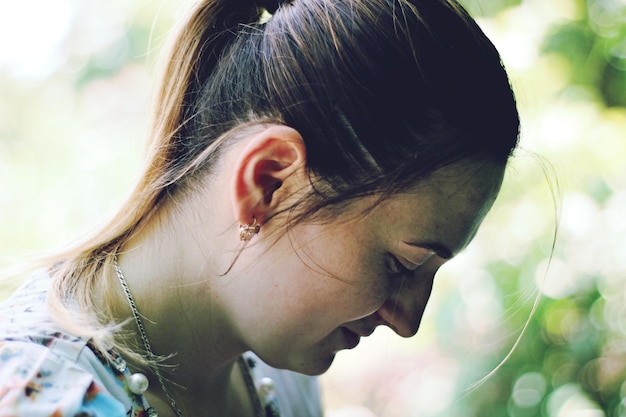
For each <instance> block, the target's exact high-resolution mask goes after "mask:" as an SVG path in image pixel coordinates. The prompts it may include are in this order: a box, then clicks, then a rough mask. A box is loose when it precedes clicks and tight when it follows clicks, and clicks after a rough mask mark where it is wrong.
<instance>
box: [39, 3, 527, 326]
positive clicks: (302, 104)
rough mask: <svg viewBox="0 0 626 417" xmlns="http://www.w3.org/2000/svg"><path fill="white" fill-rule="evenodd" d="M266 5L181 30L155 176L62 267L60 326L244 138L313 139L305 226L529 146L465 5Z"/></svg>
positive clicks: (488, 46) (57, 303)
mask: <svg viewBox="0 0 626 417" xmlns="http://www.w3.org/2000/svg"><path fill="white" fill-rule="evenodd" d="M268 3H270V4H263V5H262V4H260V2H256V3H255V2H254V1H253V0H204V1H200V2H199V3H198V4H197V5H196V7H195V8H194V9H193V10H192V12H191V14H190V16H189V17H188V18H187V19H186V20H185V21H184V22H183V24H182V26H181V27H180V28H179V30H178V32H177V35H176V36H175V37H174V38H173V43H172V44H171V49H170V52H169V54H168V55H167V56H166V66H165V70H164V73H163V79H162V83H161V86H160V89H159V93H158V96H157V98H156V109H155V116H154V124H153V129H152V133H151V137H150V143H149V145H150V146H149V155H148V158H147V162H146V166H145V170H144V172H143V175H142V176H141V178H140V181H139V183H138V185H137V186H136V188H135V190H134V192H133V193H132V195H131V197H130V198H129V199H128V201H127V202H126V203H125V204H124V205H123V206H122V207H121V209H120V211H119V212H118V214H117V216H116V217H115V218H114V219H112V220H111V221H110V222H109V223H108V224H107V225H105V226H104V227H103V228H102V229H101V230H98V231H97V232H96V233H94V234H93V235H92V237H91V238H90V239H88V240H86V241H83V242H81V243H80V244H78V245H76V246H75V247H74V248H73V249H71V250H68V251H66V252H65V253H63V254H60V255H59V256H58V258H57V260H59V261H60V260H63V261H64V263H63V265H62V267H61V269H60V270H59V271H58V272H57V273H56V274H55V276H56V277H57V279H56V287H55V293H54V294H56V295H55V297H52V298H51V305H52V306H53V308H54V310H55V311H56V312H57V313H58V314H62V311H63V304H64V299H66V297H69V298H71V299H73V300H75V301H76V302H77V303H78V305H79V306H83V307H84V308H86V309H87V308H89V306H90V302H89V295H90V293H91V291H90V289H91V288H93V286H94V285H96V284H97V282H98V278H99V277H101V276H102V274H103V272H102V271H103V268H102V267H103V266H104V265H110V263H111V261H112V259H113V256H114V255H115V253H117V250H118V249H119V247H120V246H122V245H123V244H124V242H125V241H127V239H128V238H129V237H130V236H131V235H132V234H133V233H135V232H136V231H137V230H138V229H139V228H141V226H142V225H144V224H146V223H147V222H148V221H149V220H150V219H151V218H152V217H153V215H154V214H155V213H156V212H157V211H158V209H159V207H160V206H161V205H162V203H164V202H165V201H167V200H170V199H175V198H177V196H178V195H180V194H181V193H185V192H186V191H188V190H190V189H191V188H190V187H191V186H192V185H193V184H194V182H195V181H196V180H198V179H199V178H200V177H201V176H205V175H206V174H207V173H210V172H211V169H213V168H214V167H215V161H216V160H218V158H219V156H220V154H221V150H222V148H223V147H224V146H227V145H228V143H230V142H232V140H234V139H236V138H237V137H239V136H240V135H241V129H242V127H244V128H245V127H254V126H257V125H262V124H267V123H279V124H284V125H288V126H291V127H293V128H295V129H296V130H297V131H298V132H299V133H300V134H301V135H302V137H303V139H304V141H305V145H306V150H307V161H306V162H307V169H308V171H309V173H310V178H311V184H312V187H311V191H310V193H308V194H307V195H306V196H305V197H304V198H303V199H302V200H301V201H300V203H299V204H298V205H297V206H298V208H299V210H298V212H297V215H296V216H294V217H293V221H294V222H297V221H300V220H302V219H305V218H308V217H310V216H312V215H314V214H317V213H320V212H322V211H324V209H329V208H330V209H332V208H333V207H337V206H339V205H341V203H343V202H346V201H350V200H352V199H354V198H358V197H361V196H364V195H373V194H381V193H382V194H391V193H394V192H398V191H401V190H403V189H406V188H408V187H410V186H411V185H414V184H415V183H416V182H417V181H419V180H420V179H422V178H424V177H425V176H426V175H428V174H429V173H431V172H433V171H435V170H437V169H438V168H441V167H444V166H446V165H448V164H451V163H453V162H455V161H458V160H461V159H463V158H468V157H473V158H484V159H488V160H490V161H492V162H495V163H497V164H501V165H502V166H505V165H506V163H507V161H508V159H509V157H510V156H511V154H512V152H513V150H514V149H515V148H516V146H517V141H518V129H519V120H518V114H517V110H516V105H515V100H514V96H513V93H512V91H511V88H510V86H509V81H508V78H507V75H506V72H505V70H504V68H503V66H502V64H501V61H500V57H499V55H498V52H497V51H496V49H495V47H494V46H493V44H492V43H491V42H490V41H489V40H488V39H487V37H486V36H485V35H484V34H483V32H482V31H481V30H480V28H479V27H478V25H477V24H476V23H475V22H474V21H473V20H472V19H471V18H470V17H469V16H468V14H467V13H466V12H465V11H464V10H463V8H462V7H461V6H460V5H458V4H457V3H456V2H455V1H453V0H342V1H338V0H294V1H292V2H278V3H271V2H268ZM268 10H269V11H273V12H274V14H273V15H272V16H268V15H267V11H268ZM96 314H98V315H99V316H100V318H101V319H102V320H104V318H106V317H108V312H106V311H101V312H96ZM101 322H102V321H101ZM94 334H95V333H94ZM94 334H91V336H92V337H93V336H94Z"/></svg>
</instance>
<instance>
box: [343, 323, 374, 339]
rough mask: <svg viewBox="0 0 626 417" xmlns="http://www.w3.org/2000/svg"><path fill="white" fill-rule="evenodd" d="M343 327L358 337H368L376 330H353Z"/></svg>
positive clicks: (370, 328) (372, 328) (352, 328)
mask: <svg viewBox="0 0 626 417" xmlns="http://www.w3.org/2000/svg"><path fill="white" fill-rule="evenodd" d="M344 327H345V328H346V329H348V330H349V331H351V332H352V333H354V334H356V335H357V336H359V337H367V336H370V335H371V334H372V333H374V330H376V327H369V328H354V327H349V326H344Z"/></svg>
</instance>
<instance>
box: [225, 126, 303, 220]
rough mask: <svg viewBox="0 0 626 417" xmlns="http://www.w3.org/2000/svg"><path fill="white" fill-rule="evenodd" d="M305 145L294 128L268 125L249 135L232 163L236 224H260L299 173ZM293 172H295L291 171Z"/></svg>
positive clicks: (282, 197)
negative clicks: (233, 165) (254, 222)
mask: <svg viewBox="0 0 626 417" xmlns="http://www.w3.org/2000/svg"><path fill="white" fill-rule="evenodd" d="M305 161H306V148H305V145H304V141H303V140H302V136H300V133H298V131H297V130H295V129H293V128H291V127H288V126H281V125H272V126H270V127H268V128H267V129H265V130H263V131H262V132H260V133H258V134H256V135H253V136H252V137H251V138H249V139H248V142H247V143H246V144H245V146H244V147H243V150H242V151H241V153H240V155H239V158H238V160H237V162H236V164H235V167H234V178H233V183H232V191H233V192H232V198H233V208H234V210H235V213H234V214H235V218H236V219H237V220H238V221H239V223H240V224H250V223H252V222H253V221H254V220H256V222H257V224H259V225H261V224H263V223H264V222H265V220H266V219H267V218H269V217H270V216H271V215H272V214H273V213H274V212H275V211H276V209H277V207H278V206H279V205H280V203H281V202H283V201H284V200H285V199H287V198H288V197H289V196H290V195H291V193H290V190H291V192H293V190H295V189H296V188H295V187H296V186H298V183H299V182H300V181H302V179H303V177H302V176H300V175H297V174H299V173H304V167H305ZM294 174H296V175H294Z"/></svg>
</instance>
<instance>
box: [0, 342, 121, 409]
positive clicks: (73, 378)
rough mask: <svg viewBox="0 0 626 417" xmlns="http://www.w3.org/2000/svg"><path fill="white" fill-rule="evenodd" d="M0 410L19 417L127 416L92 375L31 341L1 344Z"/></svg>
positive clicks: (45, 347)
mask: <svg viewBox="0 0 626 417" xmlns="http://www.w3.org/2000/svg"><path fill="white" fill-rule="evenodd" d="M53 343H54V342H53ZM0 409H1V410H3V413H7V412H8V414H9V415H15V416H38V415H54V416H75V415H84V416H94V417H95V416H126V407H125V406H124V405H123V404H122V403H121V402H120V401H118V400H116V399H115V398H114V397H112V396H111V395H110V394H109V393H108V391H107V390H106V389H104V387H103V386H102V385H101V384H100V383H99V382H98V381H97V380H96V378H94V375H93V373H92V372H89V371H88V370H86V369H85V368H83V367H82V366H79V364H78V363H77V362H75V361H74V360H72V359H71V358H69V357H67V356H64V355H63V354H59V352H58V351H56V350H55V349H51V348H50V346H46V345H45V344H39V343H35V342H32V341H27V340H3V341H0ZM3 415H4V414H3Z"/></svg>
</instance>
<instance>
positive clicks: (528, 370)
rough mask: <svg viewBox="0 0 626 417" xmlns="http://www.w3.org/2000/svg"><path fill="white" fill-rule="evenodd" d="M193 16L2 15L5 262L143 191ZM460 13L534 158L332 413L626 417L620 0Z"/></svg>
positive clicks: (337, 381) (42, 11)
mask: <svg viewBox="0 0 626 417" xmlns="http://www.w3.org/2000/svg"><path fill="white" fill-rule="evenodd" d="M296 1H299V0H296ZM188 3H189V0H176V1H174V0H169V1H166V0H158V1H148V0H109V1H106V2H102V1H96V0H22V1H19V2H8V1H5V2H1V3H0V256H1V257H2V258H3V259H2V262H3V264H6V263H9V262H11V260H12V258H13V257H18V256H22V255H25V254H29V253H32V252H37V251H40V250H44V249H47V248H49V247H51V246H54V245H57V244H60V243H62V242H65V241H67V240H68V239H71V238H72V237H74V236H76V235H77V234H78V233H80V232H82V231H85V230H87V229H89V228H90V227H91V226H92V225H93V224H94V223H96V222H98V221H99V220H101V219H103V218H104V217H106V216H107V215H108V214H109V213H111V211H112V210H113V209H114V208H115V207H116V206H117V204H119V202H120V201H121V200H122V198H123V197H124V195H125V194H126V193H127V192H128V191H129V188H130V186H131V184H132V183H133V181H134V178H135V173H136V169H137V168H138V166H139V164H140V160H141V156H142V152H143V141H144V138H145V136H146V131H147V123H148V117H149V114H150V105H149V103H150V94H151V85H152V79H153V70H154V67H155V62H156V57H157V55H158V51H159V49H160V47H161V46H162V44H163V41H164V39H165V35H166V33H167V31H168V30H169V29H170V28H171V26H172V24H173V22H174V21H175V20H176V18H177V16H178V15H179V14H180V13H181V11H182V10H184V8H185V5H186V4H188ZM463 3H464V4H465V5H466V6H467V7H468V9H469V10H470V11H471V12H472V13H473V15H474V16H476V17H477V18H478V20H479V23H480V24H481V26H482V27H483V29H484V30H485V32H486V33H487V34H488V35H489V36H490V37H491V38H492V40H493V41H494V43H495V44H496V46H497V47H498V48H499V50H500V51H501V54H502V57H503V60H504V62H505V64H506V66H507V68H508V70H509V73H510V76H511V80H512V84H513V87H514V89H515V91H516V93H517V96H518V101H519V106H520V112H521V116H522V120H523V133H522V141H521V144H522V149H521V150H520V151H519V152H518V154H517V156H516V158H515V160H514V162H513V164H512V166H511V169H510V170H509V172H508V175H507V178H506V180H505V184H504V187H503V190H502V194H501V196H500V198H499V200H498V201H497V203H496V206H495V207H494V210H493V211H492V213H490V215H489V216H488V218H487V220H486V222H485V224H484V227H483V228H482V229H481V231H480V233H479V235H478V236H477V238H476V240H475V241H474V243H472V245H471V246H470V247H469V248H468V249H467V251H466V252H464V253H463V254H461V255H460V256H459V257H458V258H457V259H455V260H454V261H453V262H451V263H449V264H448V265H446V266H445V267H444V268H443V269H442V270H441V272H440V274H439V276H438V279H437V282H436V285H435V290H434V293H433V297H432V300H431V302H430V304H429V307H428V309H427V311H426V315H425V317H424V320H423V324H422V329H421V330H420V333H419V334H418V336H417V337H415V338H413V339H409V340H404V339H400V338H398V337H397V336H395V335H393V334H392V333H391V332H390V331H387V330H386V329H379V330H377V331H376V333H374V335H372V336H371V337H370V338H368V339H366V340H364V341H362V343H361V345H360V346H359V347H358V348H357V349H355V350H354V351H350V352H342V353H340V354H339V355H338V357H337V360H336V363H335V365H334V366H333V368H331V370H330V371H329V372H328V373H327V374H325V375H324V376H323V377H322V383H323V388H324V395H325V397H324V398H325V403H326V408H327V410H328V411H327V415H328V416H330V417H369V416H379V417H407V416H420V417H435V416H437V417H439V416H477V417H484V416H490V417H491V416H496V417H501V416H502V417H504V416H514V417H527V416H544V417H601V416H606V417H626V400H625V397H626V383H625V382H624V381H625V380H626V285H624V284H625V283H626V220H625V219H624V216H626V1H624V0H550V1H546V0H525V1H521V0H465V1H464V2H463ZM458 71H463V68H459V69H458ZM479 101H480V97H477V102H478V103H479ZM557 226H558V235H557V238H556V241H554V239H553V236H554V233H555V231H556V229H557ZM553 243H555V246H554V250H552V246H553ZM7 291H8V288H0V297H1V296H2V293H6V292H7ZM538 296H540V298H537V297H538ZM536 302H537V304H536V307H537V308H536V311H535V313H534V315H532V317H531V318H530V320H528V319H529V317H530V314H531V311H532V310H533V305H534V304H535V303H536ZM526 324H527V330H526V332H525V334H524V335H523V337H522V338H521V340H520V342H519V345H518V346H517V348H516V349H514V350H512V349H513V346H514V345H515V342H516V340H517V338H518V336H519V335H520V333H521V331H522V329H523V328H524V326H525V325H526ZM509 353H510V357H509V358H508V359H507V360H506V361H505V362H504V364H503V365H502V366H501V367H499V368H498V369H497V370H496V368H497V367H498V364H499V363H500V362H501V361H502V360H503V359H504V358H505V357H507V355H508V354H509ZM493 370H496V371H495V372H494V373H493V374H492V375H490V376H489V378H486V379H484V377H485V376H486V375H488V374H490V372H491V371H493ZM477 382H480V383H479V384H477V385H476V384H475V383H477Z"/></svg>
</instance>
